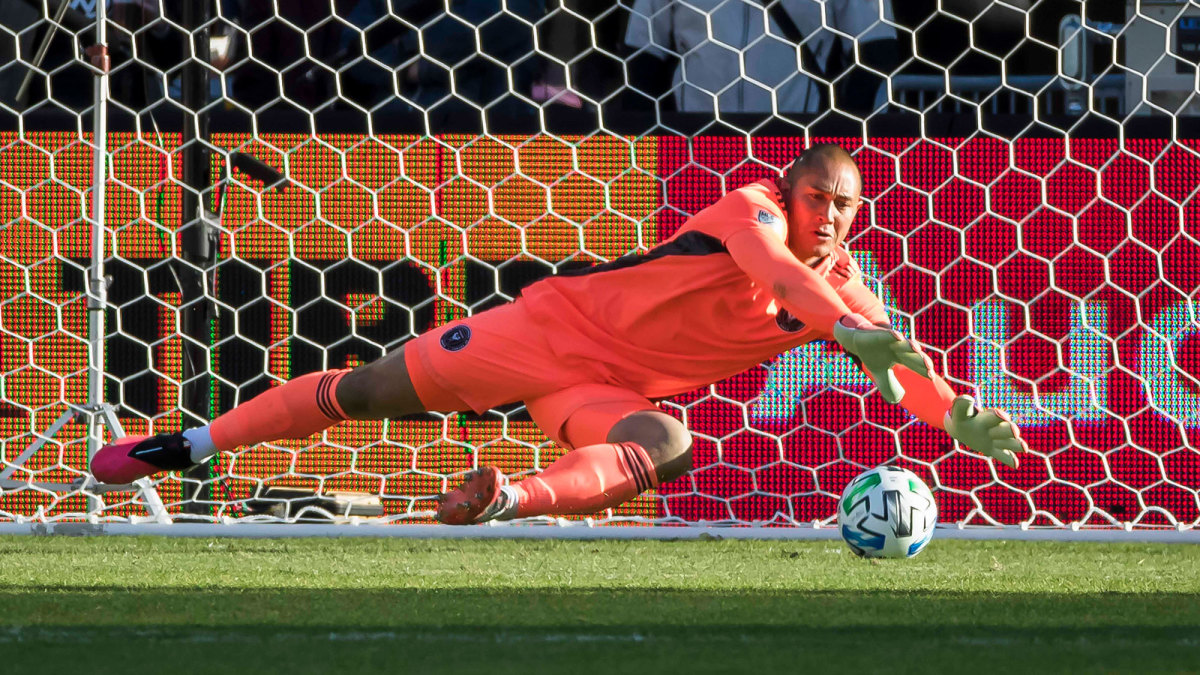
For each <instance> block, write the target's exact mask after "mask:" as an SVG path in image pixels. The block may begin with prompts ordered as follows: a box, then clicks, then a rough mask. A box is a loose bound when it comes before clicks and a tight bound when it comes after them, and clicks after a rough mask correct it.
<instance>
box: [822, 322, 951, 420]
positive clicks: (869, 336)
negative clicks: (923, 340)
mask: <svg viewBox="0 0 1200 675" xmlns="http://www.w3.org/2000/svg"><path fill="white" fill-rule="evenodd" d="M833 337H834V339H835V340H837V342H838V344H840V345H841V346H842V348H843V349H845V350H846V351H847V352H849V353H850V354H851V355H852V356H854V357H855V358H857V359H858V360H859V363H860V364H861V365H862V367H863V369H864V370H866V371H867V374H868V375H870V376H871V379H872V380H874V381H875V386H877V387H879V393H880V395H882V396H883V400H885V401H887V402H888V403H899V402H900V399H902V398H904V387H902V386H900V381H899V380H897V379H896V375H895V373H893V372H892V368H894V367H895V366H897V365H902V366H905V367H906V368H908V369H909V370H911V371H913V372H914V373H916V374H918V375H920V376H922V377H926V378H928V377H929V373H930V370H931V369H930V366H929V359H928V358H927V357H926V356H925V355H924V354H922V353H921V352H920V351H919V350H918V349H917V347H916V345H914V344H913V343H912V342H909V341H908V340H905V339H904V336H902V335H900V334H899V333H897V332H896V331H894V330H892V329H890V328H884V327H880V326H876V325H875V324H873V323H871V322H869V321H867V320H866V318H865V317H863V316H862V315H861V314H847V315H846V316H843V317H842V318H840V319H838V321H837V323H835V324H833Z"/></svg>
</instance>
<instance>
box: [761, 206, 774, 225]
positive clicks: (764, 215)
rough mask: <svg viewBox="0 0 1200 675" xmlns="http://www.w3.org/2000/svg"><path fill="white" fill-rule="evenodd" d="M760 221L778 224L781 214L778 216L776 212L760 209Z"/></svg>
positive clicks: (766, 223)
mask: <svg viewBox="0 0 1200 675" xmlns="http://www.w3.org/2000/svg"><path fill="white" fill-rule="evenodd" d="M758 222H760V223H762V224H763V225H776V224H778V223H779V216H776V215H775V214H774V213H771V212H770V211H768V210H766V209H759V210H758Z"/></svg>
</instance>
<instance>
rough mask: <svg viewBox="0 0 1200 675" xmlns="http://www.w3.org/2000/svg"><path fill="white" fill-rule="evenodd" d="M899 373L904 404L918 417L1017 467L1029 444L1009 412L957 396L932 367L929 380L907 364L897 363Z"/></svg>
mask: <svg viewBox="0 0 1200 675" xmlns="http://www.w3.org/2000/svg"><path fill="white" fill-rule="evenodd" d="M895 373H896V377H897V379H899V380H900V383H901V385H903V387H904V398H902V399H900V405H902V406H904V407H905V408H906V409H908V411H909V412H911V413H912V414H914V415H916V416H917V419H919V420H921V421H922V422H924V423H926V424H928V425H930V426H933V427H938V428H941V429H945V430H946V433H948V434H950V437H951V438H953V439H954V440H956V441H958V442H959V443H962V444H963V445H965V446H967V447H968V448H970V449H971V450H974V451H975V452H978V453H979V454H981V455H986V456H988V457H991V458H992V459H995V460H996V461H998V462H1002V463H1004V464H1007V465H1008V466H1011V467H1013V468H1014V469H1015V468H1017V464H1018V463H1019V461H1020V460H1018V459H1017V453H1020V452H1025V451H1026V450H1028V449H1029V446H1028V445H1026V444H1025V440H1024V439H1022V438H1021V431H1020V429H1018V428H1017V425H1016V424H1013V421H1012V420H1011V419H1009V417H1008V414H1007V413H1005V412H1004V411H1003V410H999V409H997V408H980V407H979V406H977V405H976V404H975V399H973V398H971V397H970V396H965V395H955V394H954V390H952V389H951V388H950V385H948V384H946V381H945V380H943V379H942V378H941V376H940V375H938V374H937V373H935V372H933V370H932V369H930V373H929V375H930V377H929V379H926V378H924V377H921V376H919V375H917V374H916V373H914V372H912V371H911V370H908V369H907V368H905V367H904V366H897V367H896V369H895Z"/></svg>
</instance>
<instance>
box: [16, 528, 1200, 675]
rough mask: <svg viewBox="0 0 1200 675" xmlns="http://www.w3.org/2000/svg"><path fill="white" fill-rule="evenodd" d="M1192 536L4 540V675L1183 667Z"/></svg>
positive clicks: (1194, 580) (1193, 569) (1193, 613)
mask: <svg viewBox="0 0 1200 675" xmlns="http://www.w3.org/2000/svg"><path fill="white" fill-rule="evenodd" d="M1198 601H1200V546H1196V545H1188V544H1176V545H1152V544H1123V545H1113V544H1085V543H1076V544H1062V543H1014V542H961V541H949V540H945V541H935V542H933V544H932V545H931V546H930V547H929V549H928V550H927V551H925V552H924V553H922V554H921V556H920V557H918V558H916V559H914V560H908V561H883V562H871V561H864V560H859V559H857V558H855V557H853V556H852V555H850V554H849V553H848V552H846V551H845V549H844V548H843V547H842V546H841V544H840V543H839V542H824V541H819V542H794V543H793V542H755V541H729V540H724V541H686V542H684V541H678V542H623V541H621V542H618V541H611V542H579V541H552V542H540V541H538V542H534V541H499V540H483V541H480V540H467V541H411V540H397V539H291V540H245V539H155V538H123V537H95V538H64V537H37V538H34V537H4V538H0V651H2V653H3V654H4V656H3V662H4V665H5V666H6V670H5V672H13V673H34V672H37V673H89V674H90V673H109V672H111V673H134V672H164V673H171V674H176V673H222V674H228V673H255V674H264V673H289V674H294V673H322V674H324V675H335V674H340V673H364V672H369V673H375V672H379V673H410V672H411V673H428V672H455V673H479V674H481V675H499V674H503V673H520V674H521V675H528V674H529V673H535V672H536V673H604V674H605V675H609V674H611V673H624V672H639V673H641V672H646V673H652V672H660V673H674V672H686V673H728V672H755V673H757V672H785V673H791V672H801V671H803V672H809V673H824V672H840V671H851V670H856V671H858V672H880V671H887V672H901V673H902V672H950V671H954V672H961V671H964V670H966V671H968V672H969V673H970V674H971V675H974V674H975V673H978V672H997V671H1004V672H1022V671H1024V672H1054V673H1058V672H1138V673H1146V672H1189V671H1196V670H1200V602H1198Z"/></svg>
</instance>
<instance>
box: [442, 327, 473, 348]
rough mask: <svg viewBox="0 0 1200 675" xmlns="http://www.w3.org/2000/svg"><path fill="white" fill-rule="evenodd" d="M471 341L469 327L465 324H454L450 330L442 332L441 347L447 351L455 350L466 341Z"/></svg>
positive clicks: (461, 346) (464, 345) (464, 344)
mask: <svg viewBox="0 0 1200 675" xmlns="http://www.w3.org/2000/svg"><path fill="white" fill-rule="evenodd" d="M470 341H471V329H470V328H467V327H466V326H455V327H454V328H451V329H450V330H448V331H446V332H445V333H442V339H441V343H442V349H445V350H446V351H448V352H457V351H459V350H461V349H462V348H463V347H466V346H467V343H468V342H470Z"/></svg>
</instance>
